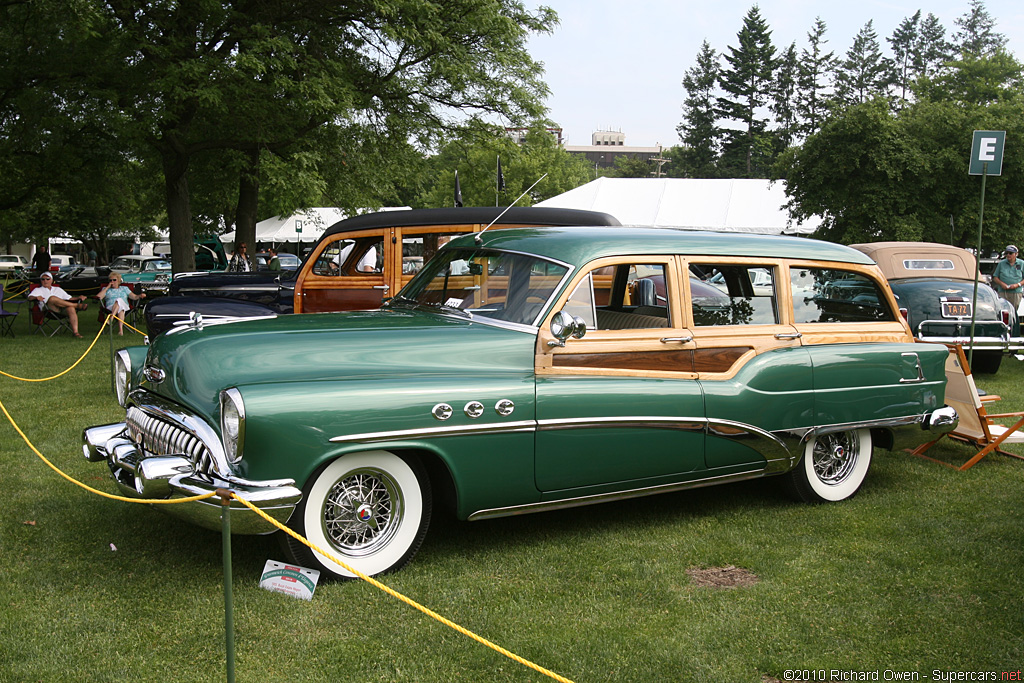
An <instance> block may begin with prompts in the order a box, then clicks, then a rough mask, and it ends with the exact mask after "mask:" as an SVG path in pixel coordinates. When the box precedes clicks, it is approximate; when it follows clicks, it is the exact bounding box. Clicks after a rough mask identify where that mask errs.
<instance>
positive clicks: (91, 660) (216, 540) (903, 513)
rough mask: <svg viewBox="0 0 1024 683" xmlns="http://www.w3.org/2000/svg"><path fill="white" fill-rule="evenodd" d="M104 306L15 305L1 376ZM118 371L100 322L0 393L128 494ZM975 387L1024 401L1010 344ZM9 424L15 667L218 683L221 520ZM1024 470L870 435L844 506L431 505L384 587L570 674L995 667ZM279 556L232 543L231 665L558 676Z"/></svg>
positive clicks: (4, 675)
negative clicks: (71, 319)
mask: <svg viewBox="0 0 1024 683" xmlns="http://www.w3.org/2000/svg"><path fill="white" fill-rule="evenodd" d="M93 308H94V306H93V307H91V308H90V310H89V311H88V312H87V313H84V314H83V315H82V319H83V324H82V333H83V334H84V335H85V336H86V339H72V338H70V337H66V336H65V337H60V338H53V339H42V338H40V337H38V336H36V337H30V336H29V335H28V323H27V320H23V319H21V318H23V317H27V314H23V315H22V316H20V317H19V320H18V321H17V324H16V325H15V327H16V330H17V332H18V337H17V338H16V339H14V340H11V339H0V370H3V371H4V372H8V373H12V374H15V375H20V376H22V377H46V376H50V375H53V374H56V373H57V372H60V371H61V370H63V369H65V368H66V367H67V366H69V365H70V364H71V363H72V362H73V361H74V360H76V359H77V358H78V356H79V355H80V354H81V353H82V352H83V351H84V350H85V349H86V348H87V347H88V345H89V342H90V340H91V338H92V336H93V335H95V334H96V332H97V330H98V329H99V326H98V324H97V322H96V316H95V314H94V312H93ZM133 338H135V339H137V338H138V337H137V335H133V336H132V337H125V339H126V340H127V339H133ZM115 339H116V338H115ZM109 363H110V346H109V342H108V341H107V339H106V337H104V338H102V339H101V340H100V342H99V343H98V344H97V345H96V347H95V349H94V351H93V352H92V353H91V354H90V355H89V356H88V357H87V358H86V359H85V361H84V362H83V363H82V364H81V365H79V366H78V367H77V368H75V369H74V370H73V371H71V372H70V373H68V374H67V375H65V376H63V377H61V378H59V379H56V380H53V381H49V382H45V383H25V382H19V381H15V380H12V379H9V378H7V377H0V401H2V402H3V404H4V405H5V406H6V408H7V409H8V410H9V411H10V412H11V414H12V416H13V417H14V419H15V420H16V421H17V422H18V424H19V425H20V426H21V428H22V429H24V431H25V432H26V433H27V434H28V436H29V438H30V439H31V440H32V442H33V443H34V444H35V445H36V446H37V447H38V448H39V449H40V450H41V451H42V453H43V454H44V455H45V456H46V457H48V458H50V459H51V460H52V461H53V462H54V463H55V464H56V465H57V466H59V467H61V468H62V469H64V470H65V471H66V472H68V474H70V475H71V476H73V477H75V478H77V479H79V480H81V481H83V482H85V483H87V484H89V485H90V486H94V487H97V488H100V489H102V490H105V491H110V492H113V491H114V487H113V485H112V484H111V483H110V482H109V481H108V476H107V471H106V468H105V466H103V465H102V464H94V463H88V462H86V461H85V460H84V459H83V458H82V456H81V454H80V451H81V446H80V433H81V430H82V428H83V427H87V426H92V425H96V424H102V423H107V422H113V421H117V420H120V419H121V418H122V416H123V411H122V410H121V409H120V408H119V407H118V406H117V404H116V402H115V401H114V399H113V397H112V395H111V391H110V376H109ZM978 383H979V384H980V385H981V386H982V387H983V388H986V389H987V390H989V391H990V392H991V393H998V394H1000V395H1002V396H1003V398H1004V400H1003V401H1002V402H1001V404H999V406H998V411H1003V412H1006V411H1010V410H1024V388H1022V387H1024V364H1022V363H1020V362H1018V361H1016V360H1014V359H1012V358H1008V359H1006V360H1005V361H1004V364H1003V367H1002V369H1001V370H1000V371H999V374H998V375H996V376H994V377H991V378H989V377H980V378H979V381H978ZM0 420H2V422H0V473H2V474H0V576H2V577H3V595H2V596H0V681H45V682H49V681H90V682H93V681H161V682H164V681H168V680H173V681H222V680H225V660H224V631H223V620H224V613H223V594H222V576H221V571H222V570H221V539H220V536H219V535H218V534H216V533H213V532H208V531H204V530H200V529H196V528H194V527H191V526H189V525H187V524H185V523H184V522H180V521H177V520H175V519H173V518H171V517H168V516H166V515H164V514H162V513H160V512H159V511H157V510H154V509H152V508H149V507H144V506H139V505H131V504H128V503H121V502H117V501H111V500H108V499H104V498H101V497H99V496H95V495H92V494H90V493H88V492H86V491H84V490H82V489H80V488H78V487H76V486H74V485H72V484H69V483H68V482H65V481H64V480H62V479H60V478H59V477H58V476H57V475H55V474H54V473H53V472H52V471H51V470H50V469H49V468H47V467H46V466H45V465H44V464H43V463H42V462H41V461H40V460H39V459H38V458H37V457H36V456H35V455H34V454H33V453H32V452H31V451H30V450H29V448H28V447H27V446H26V445H25V444H24V442H23V441H22V440H21V438H20V437H19V436H18V435H17V433H16V432H15V431H14V429H13V428H12V427H11V425H10V424H9V423H8V422H7V421H6V419H3V418H2V416H0ZM932 452H933V453H934V454H935V455H936V457H939V458H942V459H945V460H948V461H949V462H957V463H960V462H963V461H965V460H966V459H967V457H969V455H970V451H969V450H968V449H967V448H966V447H963V446H959V445H956V444H953V443H951V442H950V443H945V444H943V445H941V446H937V447H936V448H934V449H933V451H932ZM1022 481H1024V462H1021V461H1017V460H1013V459H1010V458H1006V457H1003V456H999V455H994V456H989V457H987V458H985V459H984V460H982V461H981V462H980V463H979V464H978V465H977V466H975V467H974V468H973V469H971V470H969V471H967V472H957V471H954V470H952V469H948V468H945V467H942V466H941V465H938V464H936V463H932V462H928V461H926V460H923V459H919V458H912V457H910V456H908V455H906V454H904V453H889V452H888V451H883V450H878V451H876V453H875V461H874V464H873V467H872V471H871V473H870V474H869V477H868V480H867V482H866V484H865V486H864V488H863V489H862V490H861V492H860V493H859V494H858V495H857V496H856V497H855V498H854V499H852V500H850V501H847V502H844V503H840V504H835V505H822V506H809V505H803V504H798V503H795V502H791V501H790V500H789V499H787V498H785V497H784V496H783V495H782V494H781V493H779V491H778V490H777V487H776V486H775V484H774V482H773V481H772V480H765V481H758V482H750V483H745V484H739V485H732V486H725V487H717V488H708V489H700V490H696V491H691V492H685V493H679V494H670V495H664V496H658V497H652V498H646V499H638V500H633V501H629V502H623V503H617V504H610V505H604V506H596V507H591V508H581V509H576V510H570V511H563V512H555V513H546V514H538V515H527V516H522V517H516V518H508V519H499V520H492V521H486V522H477V523H465V522H456V521H453V520H450V519H446V518H444V517H440V516H438V517H436V518H435V522H434V524H433V525H432V527H431V531H430V533H429V534H428V536H427V541H426V543H425V544H424V546H423V548H422V550H421V551H420V553H419V555H418V556H417V557H416V559H415V560H414V561H413V562H412V564H410V565H409V566H408V567H407V568H406V569H404V570H402V571H401V572H398V573H396V574H392V575H387V576H385V577H382V578H383V579H384V580H385V582H386V583H388V584H389V585H391V586H392V587H393V588H395V589H396V590H398V591H400V592H402V593H404V594H406V595H408V596H410V597H411V598H413V599H415V600H417V601H419V602H421V603H423V604H425V605H426V606H428V607H430V608H432V609H434V610H436V611H437V612H439V613H441V614H443V615H445V616H446V617H448V618H450V619H452V620H453V621H455V622H457V623H459V624H461V625H462V626H464V627H466V628H468V629H470V630H472V631H474V632H476V633H478V634H480V635H481V636H483V637H485V638H489V639H491V640H493V641H495V642H496V643H498V644H499V645H502V646H504V647H506V648H508V649H509V650H511V651H513V652H515V653H517V654H518V655H520V656H522V657H525V658H527V659H529V660H532V661H534V662H536V663H538V664H539V665H541V666H544V667H547V668H550V669H552V670H554V671H556V672H558V673H559V674H561V675H563V676H566V677H568V678H570V679H572V680H574V681H576V682H577V683H583V682H598V681H602V682H604V681H609V682H610V681H645V682H648V681H709V682H710V681H714V682H722V681H730V682H731V681H749V682H751V683H756V682H759V681H762V680H770V679H771V678H777V679H780V680H781V679H783V678H784V676H785V672H786V671H787V670H793V669H812V670H818V669H824V670H826V671H825V673H826V675H829V672H830V671H831V670H833V669H836V670H853V671H866V672H876V671H877V672H879V676H880V680H885V679H884V675H885V674H884V672H885V671H886V670H890V671H894V670H902V671H912V672H918V673H919V674H920V675H921V680H928V679H929V678H930V677H931V676H932V675H933V671H934V670H936V669H937V670H940V671H942V672H950V671H956V672H959V671H964V672H976V671H992V672H996V675H997V677H998V676H1001V674H1002V672H1003V671H1014V672H1015V671H1017V670H1018V669H1019V668H1020V667H1021V664H1022V662H1024V618H1022V616H1024V615H1022V604H1021V597H1022V595H1024V579H1022V576H1024V550H1022V549H1024V542H1022V541H1024V487H1022ZM115 548H116V550H115ZM267 559H282V558H281V556H280V553H279V552H278V549H277V544H276V542H275V540H274V539H272V538H267V537H237V538H235V539H234V541H233V562H234V595H235V610H236V612H235V626H236V628H235V632H236V649H237V660H236V672H237V680H239V681H247V682H248V681H252V682H257V681H258V682H265V681H289V682H290V681H325V682H326V681H331V682H337V681H354V682H355V681H358V682H359V683H370V682H375V681H415V682H420V681H428V682H429V681H438V682H448V681H544V680H549V679H547V678H545V677H544V676H542V675H541V674H538V673H537V672H535V671H533V670H531V669H527V668H525V667H523V666H521V665H519V664H517V663H516V662H513V661H512V660H509V659H507V658H505V657H502V656H501V655H499V654H497V653H495V652H493V651H492V650H489V649H487V648H484V647H482V646H481V645H479V644H477V643H475V642H473V641H472V640H470V639H468V638H466V637H464V636H462V635H460V634H458V633H456V632H455V631H452V630H450V629H448V628H447V627H445V626H443V625H441V624H439V623H437V622H435V621H433V620H431V619H429V618H427V617H425V616H424V615H422V614H421V613H419V612H417V611H415V610H413V609H411V608H410V607H408V606H406V605H404V604H402V603H400V602H398V601H396V600H394V599H392V598H390V597H388V596H387V595H385V594H383V593H381V592H380V591H378V590H376V589H375V588H373V587H371V586H368V585H366V584H363V583H361V582H347V583H331V584H324V585H321V586H319V587H318V588H317V591H316V595H315V597H314V599H313V601H312V602H308V603H307V602H303V601H300V600H295V599H292V598H288V597H285V596H282V595H278V594H274V593H269V592H267V591H264V590H261V589H260V588H258V587H257V582H258V579H259V576H260V573H261V570H262V568H263V565H264V562H265V561H266V560H267ZM730 565H732V566H736V567H740V568H743V569H745V570H747V571H749V572H752V573H753V574H754V575H756V576H757V578H758V579H759V580H758V581H757V582H756V583H755V584H754V585H750V586H747V587H743V588H734V589H716V588H703V587H698V586H696V585H694V583H693V581H692V579H691V577H690V576H689V575H688V574H687V570H688V569H694V568H710V567H724V566H730ZM945 680H950V679H945ZM997 680H999V679H998V678H997ZM1004 680H1005V679H1004Z"/></svg>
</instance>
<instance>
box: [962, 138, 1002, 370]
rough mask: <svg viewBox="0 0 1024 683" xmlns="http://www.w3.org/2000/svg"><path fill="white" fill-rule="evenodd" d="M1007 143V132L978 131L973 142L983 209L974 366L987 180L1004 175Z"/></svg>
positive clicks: (970, 357) (976, 267)
mask: <svg viewBox="0 0 1024 683" xmlns="http://www.w3.org/2000/svg"><path fill="white" fill-rule="evenodd" d="M1005 143H1006V131H1005V130H976V131H974V138H973V140H972V142H971V163H970V165H969V167H968V170H967V174H968V175H980V176H981V207H980V208H979V209H978V250H977V252H975V259H974V299H973V302H972V304H971V348H970V350H969V351H968V356H967V363H968V364H969V365H973V364H974V323H975V320H976V317H975V316H976V312H977V310H978V271H979V269H980V263H981V227H982V222H983V219H984V217H985V179H986V178H987V177H988V176H990V175H1002V174H1003V147H1004V146H1005Z"/></svg>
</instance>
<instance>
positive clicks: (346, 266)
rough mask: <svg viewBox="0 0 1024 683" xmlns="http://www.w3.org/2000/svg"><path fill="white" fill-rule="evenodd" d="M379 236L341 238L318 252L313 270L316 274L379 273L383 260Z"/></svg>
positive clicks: (381, 243)
mask: <svg viewBox="0 0 1024 683" xmlns="http://www.w3.org/2000/svg"><path fill="white" fill-rule="evenodd" d="M383 246H384V240H383V239H382V238H381V237H361V238H359V239H342V240H338V241H337V242H333V243H332V244H329V245H328V246H327V248H326V249H324V250H323V251H322V252H320V255H319V256H318V257H317V260H316V263H314V264H313V272H314V273H316V274H317V275H366V274H368V273H380V272H381V267H382V266H383V262H384V250H383Z"/></svg>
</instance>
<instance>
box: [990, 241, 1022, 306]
mask: <svg viewBox="0 0 1024 683" xmlns="http://www.w3.org/2000/svg"><path fill="white" fill-rule="evenodd" d="M1004 253H1005V254H1006V258H1004V259H1003V260H1002V261H1000V262H999V263H998V264H996V269H995V271H993V273H992V284H993V285H995V288H996V291H997V292H999V296H1001V297H1003V298H1004V299H1006V300H1007V301H1009V302H1010V303H1011V304H1013V308H1014V309H1015V310H1016V309H1017V307H1018V306H1020V298H1021V291H1020V287H1021V280H1024V266H1022V264H1021V263H1020V262H1019V261H1018V260H1017V247H1015V246H1014V245H1012V244H1009V245H1007V247H1006V251H1005V252H1004Z"/></svg>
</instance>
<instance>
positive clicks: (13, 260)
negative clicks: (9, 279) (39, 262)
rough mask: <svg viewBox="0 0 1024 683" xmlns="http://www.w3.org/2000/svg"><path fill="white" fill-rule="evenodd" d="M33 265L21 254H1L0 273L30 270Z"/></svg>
mask: <svg viewBox="0 0 1024 683" xmlns="http://www.w3.org/2000/svg"><path fill="white" fill-rule="evenodd" d="M31 265H32V264H31V263H29V260H28V259H27V258H25V257H24V256H22V255H20V254H0V273H3V272H13V271H16V270H28V269H29V267H30V266H31Z"/></svg>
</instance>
